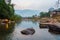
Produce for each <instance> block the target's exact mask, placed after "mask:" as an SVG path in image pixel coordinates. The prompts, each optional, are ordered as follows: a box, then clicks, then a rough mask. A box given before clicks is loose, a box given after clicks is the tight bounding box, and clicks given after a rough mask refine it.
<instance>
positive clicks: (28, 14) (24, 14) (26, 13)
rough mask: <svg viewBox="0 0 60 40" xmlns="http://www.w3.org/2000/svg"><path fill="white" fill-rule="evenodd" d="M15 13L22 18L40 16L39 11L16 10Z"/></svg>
mask: <svg viewBox="0 0 60 40" xmlns="http://www.w3.org/2000/svg"><path fill="white" fill-rule="evenodd" d="M15 13H16V14H18V15H21V16H22V17H31V16H33V15H39V13H40V11H39V10H26V9H25V10H15Z"/></svg>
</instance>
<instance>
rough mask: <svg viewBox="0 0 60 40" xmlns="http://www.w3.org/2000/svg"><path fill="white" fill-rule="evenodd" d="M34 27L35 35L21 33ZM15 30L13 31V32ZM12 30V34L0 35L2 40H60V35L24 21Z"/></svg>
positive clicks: (34, 23) (36, 23)
mask: <svg viewBox="0 0 60 40" xmlns="http://www.w3.org/2000/svg"><path fill="white" fill-rule="evenodd" d="M31 27H33V28H34V29H35V33H34V35H23V34H21V33H20V31H22V30H24V29H26V28H31ZM12 29H13V30H12ZM12 29H11V33H7V34H5V35H3V34H1V35H0V40H60V35H59V34H58V35H57V34H54V33H51V32H49V31H48V29H43V28H42V29H41V28H40V27H39V23H38V22H33V21H22V22H21V23H18V24H16V25H15V26H14V28H12Z"/></svg>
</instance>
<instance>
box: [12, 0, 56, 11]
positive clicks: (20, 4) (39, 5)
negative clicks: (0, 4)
mask: <svg viewBox="0 0 60 40" xmlns="http://www.w3.org/2000/svg"><path fill="white" fill-rule="evenodd" d="M55 2H56V0H12V3H14V4H16V5H15V9H16V10H22V9H31V10H41V11H47V10H48V9H49V8H50V7H54V5H55Z"/></svg>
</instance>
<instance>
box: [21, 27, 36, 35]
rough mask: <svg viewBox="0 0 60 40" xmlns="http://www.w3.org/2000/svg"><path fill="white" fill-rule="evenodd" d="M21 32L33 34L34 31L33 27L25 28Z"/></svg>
mask: <svg viewBox="0 0 60 40" xmlns="http://www.w3.org/2000/svg"><path fill="white" fill-rule="evenodd" d="M21 33H22V34H24V35H33V34H34V33H35V30H34V29H33V28H27V29H25V30H22V31H21Z"/></svg>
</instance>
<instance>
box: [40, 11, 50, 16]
mask: <svg viewBox="0 0 60 40" xmlns="http://www.w3.org/2000/svg"><path fill="white" fill-rule="evenodd" d="M40 17H50V13H48V12H40Z"/></svg>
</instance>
